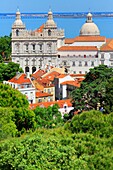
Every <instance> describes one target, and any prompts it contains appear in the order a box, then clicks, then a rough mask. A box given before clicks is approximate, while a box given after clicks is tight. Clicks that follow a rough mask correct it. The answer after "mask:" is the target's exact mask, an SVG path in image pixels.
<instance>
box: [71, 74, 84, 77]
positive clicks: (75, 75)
mask: <svg viewBox="0 0 113 170" xmlns="http://www.w3.org/2000/svg"><path fill="white" fill-rule="evenodd" d="M70 76H71V77H85V74H70Z"/></svg>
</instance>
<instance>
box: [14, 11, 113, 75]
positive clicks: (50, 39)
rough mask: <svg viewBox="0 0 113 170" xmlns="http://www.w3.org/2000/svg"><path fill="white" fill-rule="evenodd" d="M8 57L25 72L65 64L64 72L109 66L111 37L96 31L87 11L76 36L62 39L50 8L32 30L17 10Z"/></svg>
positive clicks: (112, 46)
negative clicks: (28, 28) (41, 23)
mask: <svg viewBox="0 0 113 170" xmlns="http://www.w3.org/2000/svg"><path fill="white" fill-rule="evenodd" d="M67 24H68V23H67ZM12 61H13V62H15V63H19V64H20V66H21V67H22V68H23V70H24V72H25V73H26V72H27V73H29V74H32V73H33V72H35V71H36V70H38V69H39V68H41V69H44V68H45V67H46V66H48V67H49V66H53V67H59V68H60V67H65V68H66V69H67V70H66V71H67V72H68V73H74V74H86V73H87V72H89V69H90V68H93V67H95V66H99V65H100V64H104V65H107V66H108V67H113V39H107V38H106V37H105V36H101V35H100V30H99V28H98V27H97V25H96V24H95V23H94V22H93V21H92V14H91V13H88V15H87V19H86V22H85V23H84V24H83V26H82V27H81V29H80V34H79V36H77V37H75V38H71V39H65V38H64V31H63V30H61V29H60V30H59V29H57V25H56V23H55V22H54V20H53V15H52V12H51V11H49V12H48V19H47V21H46V23H45V24H43V25H42V26H41V27H40V28H39V29H37V30H35V31H28V30H27V29H26V27H25V25H24V24H23V22H22V20H21V15H20V12H19V11H17V13H16V20H15V22H14V24H13V26H12Z"/></svg>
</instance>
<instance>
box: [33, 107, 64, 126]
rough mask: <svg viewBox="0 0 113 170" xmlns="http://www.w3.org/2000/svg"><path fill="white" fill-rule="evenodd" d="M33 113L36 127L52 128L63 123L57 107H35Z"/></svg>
mask: <svg viewBox="0 0 113 170" xmlns="http://www.w3.org/2000/svg"><path fill="white" fill-rule="evenodd" d="M34 113H35V117H36V118H35V120H36V123H37V127H46V128H52V127H56V126H57V125H58V124H62V122H63V120H62V117H61V113H60V112H59V111H58V106H57V105H53V106H49V107H48V108H41V107H37V108H36V109H34Z"/></svg>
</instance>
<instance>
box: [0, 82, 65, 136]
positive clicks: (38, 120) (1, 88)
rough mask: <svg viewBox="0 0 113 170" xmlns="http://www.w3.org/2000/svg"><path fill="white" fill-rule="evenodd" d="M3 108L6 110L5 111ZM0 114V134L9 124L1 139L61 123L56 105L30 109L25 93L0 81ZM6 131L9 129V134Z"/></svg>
mask: <svg viewBox="0 0 113 170" xmlns="http://www.w3.org/2000/svg"><path fill="white" fill-rule="evenodd" d="M5 110H7V112H6V113H5ZM0 116H1V117H2V119H1V123H0V131H1V133H2V134H3V133H4V131H5V130H4V128H6V127H7V128H8V126H9V125H10V127H9V129H7V131H6V133H5V134H4V135H0V136H1V139H2V138H7V137H9V136H11V134H12V136H15V135H20V134H21V133H24V132H26V131H28V130H33V131H34V130H35V129H36V128H39V127H46V128H54V127H56V126H58V125H61V124H62V123H63V120H62V118H61V113H60V112H59V111H58V106H57V105H54V106H52V107H48V108H40V107H37V108H36V109H35V110H34V111H32V110H30V109H29V103H28V100H27V98H26V96H25V95H23V94H21V93H20V92H19V91H18V90H16V89H13V88H12V87H11V86H9V85H5V84H2V83H1V84H0ZM8 120H9V121H8ZM13 128H14V129H13ZM10 129H11V130H10ZM16 129H17V130H16ZM13 130H14V132H13ZM8 131H10V133H9V134H8V133H7V132H8Z"/></svg>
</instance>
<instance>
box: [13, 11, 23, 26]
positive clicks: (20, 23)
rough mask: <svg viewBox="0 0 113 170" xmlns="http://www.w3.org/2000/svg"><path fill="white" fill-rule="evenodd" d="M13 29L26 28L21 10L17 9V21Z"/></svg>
mask: <svg viewBox="0 0 113 170" xmlns="http://www.w3.org/2000/svg"><path fill="white" fill-rule="evenodd" d="M12 28H25V25H24V24H23V22H22V20H21V14H20V11H19V9H17V12H16V20H15V22H14V24H13V26H12Z"/></svg>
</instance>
